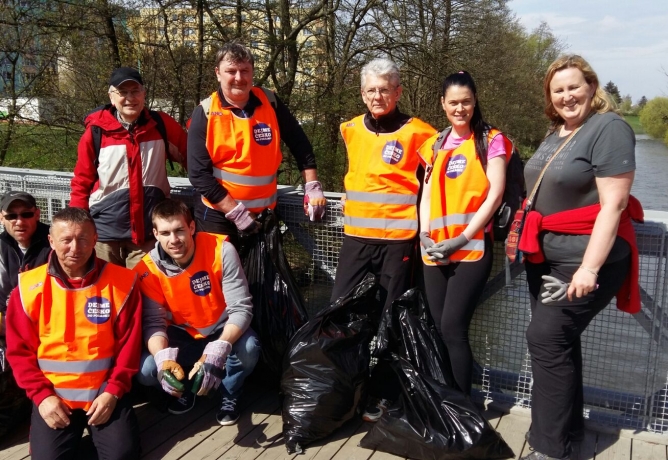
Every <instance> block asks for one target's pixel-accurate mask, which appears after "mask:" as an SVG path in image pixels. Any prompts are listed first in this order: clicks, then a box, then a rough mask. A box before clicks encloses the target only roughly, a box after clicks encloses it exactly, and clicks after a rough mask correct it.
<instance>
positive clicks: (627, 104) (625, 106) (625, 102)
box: [619, 94, 633, 115]
mask: <svg viewBox="0 0 668 460" xmlns="http://www.w3.org/2000/svg"><path fill="white" fill-rule="evenodd" d="M619 110H621V112H622V113H623V114H624V115H628V114H630V113H631V112H633V102H631V95H630V94H627V95H626V96H624V97H623V98H622V102H621V104H619Z"/></svg>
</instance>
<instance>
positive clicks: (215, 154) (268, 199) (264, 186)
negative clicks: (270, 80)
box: [202, 87, 283, 213]
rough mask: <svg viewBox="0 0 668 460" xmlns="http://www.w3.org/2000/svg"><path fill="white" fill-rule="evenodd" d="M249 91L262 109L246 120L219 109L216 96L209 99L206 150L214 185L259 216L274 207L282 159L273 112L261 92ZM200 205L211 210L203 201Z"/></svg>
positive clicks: (258, 90) (259, 89) (205, 200)
mask: <svg viewBox="0 0 668 460" xmlns="http://www.w3.org/2000/svg"><path fill="white" fill-rule="evenodd" d="M251 91H252V92H253V94H255V96H256V97H257V98H258V99H260V101H261V102H262V105H260V106H259V107H256V108H255V111H254V112H253V116H252V117H250V118H239V117H237V116H236V115H234V113H233V112H232V110H230V109H229V108H223V107H222V106H221V102H220V99H219V98H218V93H217V92H214V93H213V94H212V95H211V109H210V111H209V117H208V122H207V131H206V148H207V150H208V151H209V155H211V161H212V162H213V175H214V177H215V178H216V179H217V180H218V182H219V183H220V184H221V185H222V186H223V187H225V188H226V189H227V191H228V192H230V195H231V196H232V198H234V199H235V200H236V201H237V202H239V203H243V204H244V205H245V206H246V208H248V209H249V210H250V211H253V212H256V213H259V212H262V211H263V210H264V209H266V208H271V209H273V208H274V207H276V193H277V192H276V191H277V187H276V174H277V172H278V167H279V166H280V164H281V160H282V159H283V155H282V154H281V137H280V132H279V129H278V119H277V118H276V112H275V111H274V108H273V107H272V106H271V103H270V102H269V99H267V96H266V95H265V94H264V91H262V89H261V88H257V87H253V88H252V89H251ZM202 202H203V203H204V204H205V205H207V206H209V207H210V208H212V206H211V203H209V201H208V200H207V199H206V198H204V197H202Z"/></svg>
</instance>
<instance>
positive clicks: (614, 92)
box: [603, 81, 622, 105]
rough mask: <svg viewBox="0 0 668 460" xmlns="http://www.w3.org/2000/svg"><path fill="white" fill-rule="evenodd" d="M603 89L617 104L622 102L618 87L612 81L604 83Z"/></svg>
mask: <svg viewBox="0 0 668 460" xmlns="http://www.w3.org/2000/svg"><path fill="white" fill-rule="evenodd" d="M603 89H604V90H605V91H606V92H607V93H608V94H609V95H610V96H611V97H612V100H613V101H615V103H616V104H617V105H619V104H621V103H622V95H621V94H620V93H619V88H617V85H615V84H614V83H613V82H612V81H609V82H607V83H606V84H605V86H604V87H603Z"/></svg>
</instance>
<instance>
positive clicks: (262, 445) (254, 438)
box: [193, 409, 287, 460]
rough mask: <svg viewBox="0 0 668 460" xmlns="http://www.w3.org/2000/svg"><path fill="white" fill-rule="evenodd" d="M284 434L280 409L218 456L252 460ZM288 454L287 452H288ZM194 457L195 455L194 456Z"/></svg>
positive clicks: (236, 459) (230, 459)
mask: <svg viewBox="0 0 668 460" xmlns="http://www.w3.org/2000/svg"><path fill="white" fill-rule="evenodd" d="M282 435H283V418H282V417H281V412H280V410H279V409H276V411H275V412H274V413H273V414H271V415H269V417H267V418H266V419H265V420H264V421H263V422H262V423H261V424H259V425H257V426H256V427H255V428H253V430H252V431H251V432H250V433H248V434H247V435H246V436H245V437H243V438H242V439H240V440H239V441H238V442H236V443H234V444H233V445H232V446H231V447H230V448H228V449H224V450H223V449H221V450H219V451H218V454H222V455H218V456H217V457H216V458H218V459H219V460H238V459H243V460H251V459H255V458H257V457H258V456H259V455H260V454H262V452H263V451H264V450H265V449H266V448H267V447H269V446H271V445H272V444H274V443H275V442H276V441H277V440H279V439H281V436H282ZM286 456H287V452H286ZM193 458H194V457H193Z"/></svg>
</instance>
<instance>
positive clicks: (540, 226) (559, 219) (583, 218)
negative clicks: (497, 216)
mask: <svg viewBox="0 0 668 460" xmlns="http://www.w3.org/2000/svg"><path fill="white" fill-rule="evenodd" d="M600 210H601V205H600V204H593V205H590V206H584V207H582V208H576V209H570V210H568V211H561V212H558V213H555V214H551V215H549V216H545V217H543V215H542V214H541V213H539V212H538V211H529V213H528V214H527V217H526V220H525V221H524V227H523V229H522V235H521V236H520V242H519V249H520V251H522V252H523V253H524V256H525V258H526V260H528V261H529V262H531V263H541V262H544V261H545V255H544V254H543V251H542V249H541V247H540V242H539V239H538V237H539V235H540V232H542V231H550V232H557V233H565V234H568V235H591V232H592V230H593V228H594V222H595V221H596V217H597V216H598V213H599V211H600ZM632 220H633V221H636V222H643V221H644V214H643V209H642V205H641V204H640V201H638V200H637V199H636V198H635V197H634V196H629V202H628V205H627V206H626V209H625V210H624V211H623V212H622V215H621V219H620V221H619V227H618V228H617V236H619V237H621V238H623V239H624V241H626V242H627V243H628V244H629V246H630V247H631V269H630V270H629V273H628V274H627V275H626V279H625V280H624V284H623V285H622V287H621V288H620V289H619V292H617V308H619V309H620V310H622V311H625V312H627V313H638V312H639V311H640V286H639V284H638V280H639V276H640V261H639V256H638V245H637V243H636V234H635V231H634V230H633V224H632V222H631V221H632Z"/></svg>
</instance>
